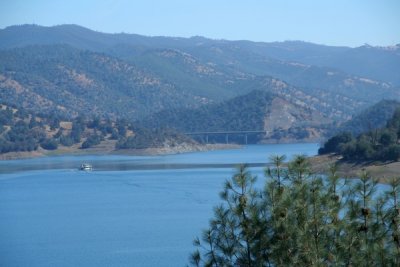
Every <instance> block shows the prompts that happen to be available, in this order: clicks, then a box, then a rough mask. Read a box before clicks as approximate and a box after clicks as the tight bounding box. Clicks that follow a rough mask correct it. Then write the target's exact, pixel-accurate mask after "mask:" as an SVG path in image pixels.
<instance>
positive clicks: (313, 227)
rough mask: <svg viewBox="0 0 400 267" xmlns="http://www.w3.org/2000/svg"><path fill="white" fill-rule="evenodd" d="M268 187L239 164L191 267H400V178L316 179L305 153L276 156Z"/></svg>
mask: <svg viewBox="0 0 400 267" xmlns="http://www.w3.org/2000/svg"><path fill="white" fill-rule="evenodd" d="M271 160H272V163H273V167H269V168H267V169H266V170H265V177H266V180H265V184H264V187H262V188H260V187H259V186H255V180H256V178H255V177H254V176H252V175H251V173H250V172H249V170H248V168H247V167H246V166H244V165H243V166H240V167H239V169H238V171H237V173H236V174H235V175H234V176H233V177H232V179H231V180H229V181H227V182H226V184H225V186H224V190H223V191H222V192H221V194H220V196H221V198H222V204H220V205H219V206H217V207H215V209H214V217H213V218H212V219H211V220H210V224H209V228H208V229H207V230H205V231H204V232H203V234H202V236H201V238H196V239H195V241H194V245H195V246H196V247H197V249H196V251H195V252H194V253H193V254H192V255H191V257H190V262H191V264H192V265H193V266H400V203H399V195H400V179H397V180H395V179H393V181H392V183H391V184H390V189H389V190H387V191H385V192H377V191H376V181H374V180H372V179H370V177H369V176H368V174H367V173H362V174H361V175H360V179H358V180H352V181H349V180H344V179H340V178H339V176H338V175H337V172H336V167H335V166H332V167H331V169H330V174H329V175H327V176H326V177H323V178H322V177H319V176H316V175H315V174H313V173H312V172H311V171H310V167H309V163H308V160H307V158H306V157H304V156H297V157H296V158H295V159H294V160H293V161H291V162H290V163H289V164H288V167H287V168H283V161H284V160H285V157H284V156H274V157H272V158H271Z"/></svg>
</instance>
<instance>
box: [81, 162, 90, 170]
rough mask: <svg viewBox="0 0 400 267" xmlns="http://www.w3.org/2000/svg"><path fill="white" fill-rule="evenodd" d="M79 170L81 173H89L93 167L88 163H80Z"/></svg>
mask: <svg viewBox="0 0 400 267" xmlns="http://www.w3.org/2000/svg"><path fill="white" fill-rule="evenodd" d="M79 170H81V171H91V170H93V167H92V165H90V164H89V163H82V164H81V166H80V167H79Z"/></svg>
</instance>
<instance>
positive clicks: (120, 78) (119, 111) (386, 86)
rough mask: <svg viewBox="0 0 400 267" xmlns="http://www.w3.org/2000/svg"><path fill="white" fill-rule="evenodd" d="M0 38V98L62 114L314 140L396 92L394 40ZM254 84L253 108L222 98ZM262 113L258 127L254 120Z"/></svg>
mask: <svg viewBox="0 0 400 267" xmlns="http://www.w3.org/2000/svg"><path fill="white" fill-rule="evenodd" d="M0 39H1V40H2V42H1V43H0V96H1V99H2V101H4V102H6V103H10V104H14V105H17V106H18V107H21V108H25V109H28V110H30V111H32V112H42V113H47V114H50V113H56V114H63V115H65V116H67V117H68V118H69V119H72V118H74V117H76V116H78V115H80V114H90V116H92V115H96V116H100V117H101V118H104V119H107V118H110V119H113V120H116V119H117V118H126V119H128V120H135V121H142V122H143V123H146V124H148V125H149V126H151V127H155V126H156V125H165V126H167V127H175V128H177V129H181V130H187V129H194V128H195V127H192V126H189V124H190V122H180V121H179V120H183V119H186V118H188V119H191V120H192V121H196V122H198V124H199V126H201V127H203V129H200V128H198V127H197V129H198V130H203V131H205V130H208V129H213V128H216V125H220V126H222V125H223V126H224V127H227V128H228V129H231V128H232V127H241V126H243V125H246V123H248V124H249V125H250V124H253V125H251V127H256V128H263V129H265V130H266V131H268V132H269V133H271V135H269V137H270V138H274V139H280V138H283V139H286V138H289V139H290V138H295V137H296V138H297V137H299V136H303V137H302V138H308V137H307V136H309V137H310V138H311V137H315V138H317V137H318V138H319V137H320V136H321V135H324V134H326V133H327V132H328V130H327V129H328V126H327V124H329V123H331V122H335V124H334V126H333V127H336V125H338V124H340V123H343V122H345V121H346V120H348V119H350V118H351V117H353V116H354V114H358V113H359V112H360V111H362V110H363V109H365V108H366V107H368V106H370V105H372V104H375V103H376V102H377V101H379V100H382V99H390V100H400V90H399V89H398V87H397V86H398V83H397V80H396V79H398V75H397V72H398V69H399V66H398V63H399V62H400V60H399V55H398V46H394V47H386V48H382V47H370V46H365V47H361V48H349V47H329V46H322V45H317V44H310V43H305V42H297V41H296V42H278V43H276V42H275V43H260V42H250V41H227V40H212V39H207V38H204V37H192V38H172V37H147V36H140V35H135V34H124V33H121V34H107V33H100V32H95V31H92V30H90V29H86V28H83V27H80V26H77V25H59V26H54V27H42V26H37V25H21V26H12V27H8V28H5V29H2V30H0ZM364 58H365V59H366V60H364ZM337 59H342V60H344V59H349V60H347V61H344V62H345V64H344V63H343V64H341V63H340V62H341V61H338V60H337ZM350 59H351V60H350ZM370 62H373V63H374V64H370ZM375 63H376V64H375ZM378 63H379V64H378ZM369 66H373V67H369ZM358 69H360V70H361V71H360V72H356V71H355V70H358ZM382 70H388V71H382ZM385 75H386V76H385ZM255 91H261V92H266V93H271V94H273V95H274V97H272V98H273V99H275V100H274V101H271V102H270V103H268V105H266V103H259V102H258V101H254V100H252V101H249V103H253V104H254V105H256V107H252V109H249V110H244V111H245V112H253V114H256V113H257V115H256V116H253V117H252V119H251V120H249V121H247V120H246V119H245V117H244V115H243V112H244V111H243V112H239V111H235V109H232V108H231V104H229V103H235V104H236V105H238V106H240V105H241V104H240V101H244V100H243V99H242V100H240V101H239V100H238V99H237V98H238V97H239V99H240V97H244V98H246V97H250V96H249V95H247V94H250V95H251V94H252V92H255ZM250 98H251V97H250ZM229 101H232V102H229ZM235 101H237V102H235ZM246 101H247V100H246ZM258 105H259V106H258ZM245 108H250V107H246V106H244V107H243V109H245ZM264 109H266V110H267V111H264ZM221 110H229V112H232V114H234V115H231V114H228V112H225V113H224V112H222V113H221ZM185 113H187V114H185ZM279 114H286V115H285V116H280V115H279ZM293 114H297V115H293ZM299 114H303V115H299ZM304 114H308V115H304ZM167 115H168V116H167ZM163 116H164V118H165V119H166V121H168V123H169V124H167V123H165V122H164V121H163V119H162V118H163ZM235 116H236V117H235ZM174 117H175V118H174ZM189 117H190V118H189ZM178 118H180V119H178ZM206 118H208V120H207V119H206ZM228 118H230V119H229V120H228ZM268 118H269V123H268V124H267V126H265V123H264V125H263V124H262V123H261V124H260V123H259V122H260V121H265V120H266V119H268ZM293 118H294V119H293ZM150 119H153V120H154V122H149V120H150ZM291 120H293V121H294V122H295V123H292V121H291ZM228 121H230V123H228ZM156 122H157V123H156ZM245 122H246V123H245ZM207 123H211V124H210V125H208V124H207ZM246 127H247V126H246ZM220 128H221V127H220ZM228 129H224V130H228ZM290 136H291V137H290Z"/></svg>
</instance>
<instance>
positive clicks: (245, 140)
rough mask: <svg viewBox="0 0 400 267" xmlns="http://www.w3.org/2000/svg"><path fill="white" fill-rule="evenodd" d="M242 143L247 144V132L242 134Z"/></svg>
mask: <svg viewBox="0 0 400 267" xmlns="http://www.w3.org/2000/svg"><path fill="white" fill-rule="evenodd" d="M244 143H245V144H246V145H247V134H244Z"/></svg>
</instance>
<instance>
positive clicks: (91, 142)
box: [81, 134, 103, 149]
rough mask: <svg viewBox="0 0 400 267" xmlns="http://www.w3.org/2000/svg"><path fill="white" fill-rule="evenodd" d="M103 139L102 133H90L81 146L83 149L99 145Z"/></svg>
mask: <svg viewBox="0 0 400 267" xmlns="http://www.w3.org/2000/svg"><path fill="white" fill-rule="evenodd" d="M102 140H103V138H102V136H100V135H97V134H93V135H90V136H89V137H88V138H87V139H86V140H85V142H83V143H82V146H81V148H82V149H86V148H89V147H92V146H95V145H98V144H100V142H101V141H102Z"/></svg>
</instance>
